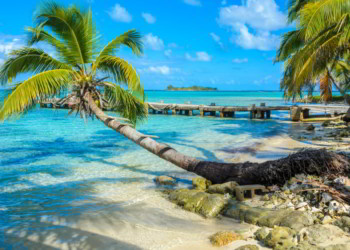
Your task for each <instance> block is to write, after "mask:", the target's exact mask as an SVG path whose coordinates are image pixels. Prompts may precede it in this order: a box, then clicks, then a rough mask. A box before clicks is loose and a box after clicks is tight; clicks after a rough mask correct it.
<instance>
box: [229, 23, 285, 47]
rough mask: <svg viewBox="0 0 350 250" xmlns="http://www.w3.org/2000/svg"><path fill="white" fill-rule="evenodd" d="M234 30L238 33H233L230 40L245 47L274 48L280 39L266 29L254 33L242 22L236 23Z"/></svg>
mask: <svg viewBox="0 0 350 250" xmlns="http://www.w3.org/2000/svg"><path fill="white" fill-rule="evenodd" d="M236 31H237V32H238V35H234V36H233V37H232V38H231V42H233V43H236V44H237V45H239V46H241V47H242V48H245V49H258V50H264V51H267V50H274V49H276V48H277V46H278V44H279V41H280V37H279V36H277V35H274V34H271V33H270V32H268V31H257V33H256V34H253V33H250V32H249V29H248V27H247V26H245V25H244V24H237V28H236Z"/></svg>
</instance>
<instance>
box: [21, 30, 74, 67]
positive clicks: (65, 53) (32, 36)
mask: <svg viewBox="0 0 350 250" xmlns="http://www.w3.org/2000/svg"><path fill="white" fill-rule="evenodd" d="M26 31H27V33H28V41H27V43H28V45H29V46H33V45H35V44H37V43H40V42H43V43H47V44H48V45H50V46H51V47H52V48H53V49H54V50H55V51H56V56H57V57H58V58H59V59H60V60H61V61H63V62H65V63H67V64H69V65H72V66H75V65H76V64H77V60H76V54H75V53H71V51H70V50H69V49H68V48H67V46H66V45H65V44H64V43H63V42H61V41H60V40H59V39H57V38H55V37H54V36H52V35H51V34H50V33H48V32H46V31H45V30H43V29H42V28H41V27H34V28H33V27H28V28H26Z"/></svg>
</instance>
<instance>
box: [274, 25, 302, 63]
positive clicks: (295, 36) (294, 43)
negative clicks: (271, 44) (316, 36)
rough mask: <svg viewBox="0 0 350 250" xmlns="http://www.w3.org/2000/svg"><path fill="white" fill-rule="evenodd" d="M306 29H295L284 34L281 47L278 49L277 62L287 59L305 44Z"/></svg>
mask: <svg viewBox="0 0 350 250" xmlns="http://www.w3.org/2000/svg"><path fill="white" fill-rule="evenodd" d="M304 36H305V30H304V29H299V30H293V31H290V32H287V33H285V34H284V35H283V37H282V41H281V44H280V47H279V49H278V51H277V55H276V62H281V61H284V60H286V59H287V58H288V57H289V56H291V55H293V54H294V53H295V52H296V51H297V50H299V49H300V48H302V46H303V45H304V44H305V40H304Z"/></svg>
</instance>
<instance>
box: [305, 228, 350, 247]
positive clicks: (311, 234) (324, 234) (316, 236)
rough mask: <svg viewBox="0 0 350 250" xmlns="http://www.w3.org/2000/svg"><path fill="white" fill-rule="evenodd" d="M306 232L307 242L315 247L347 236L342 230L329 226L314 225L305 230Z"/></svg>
mask: <svg viewBox="0 0 350 250" xmlns="http://www.w3.org/2000/svg"><path fill="white" fill-rule="evenodd" d="M304 232H305V233H306V234H307V239H306V240H307V242H308V243H310V244H313V245H321V244H325V243H328V244H329V243H331V242H332V241H334V240H335V239H336V238H341V237H343V236H345V234H344V232H343V231H342V230H341V229H340V228H338V227H336V226H333V225H329V224H328V225H312V226H310V227H307V228H305V230H304Z"/></svg>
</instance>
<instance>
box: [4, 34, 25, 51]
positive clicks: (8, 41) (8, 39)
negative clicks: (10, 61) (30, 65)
mask: <svg viewBox="0 0 350 250" xmlns="http://www.w3.org/2000/svg"><path fill="white" fill-rule="evenodd" d="M22 46H24V42H22V40H21V39H20V38H17V37H12V36H3V37H1V36H0V53H1V54H5V55H8V54H9V53H10V52H11V51H12V50H14V49H19V48H20V47H22Z"/></svg>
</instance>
